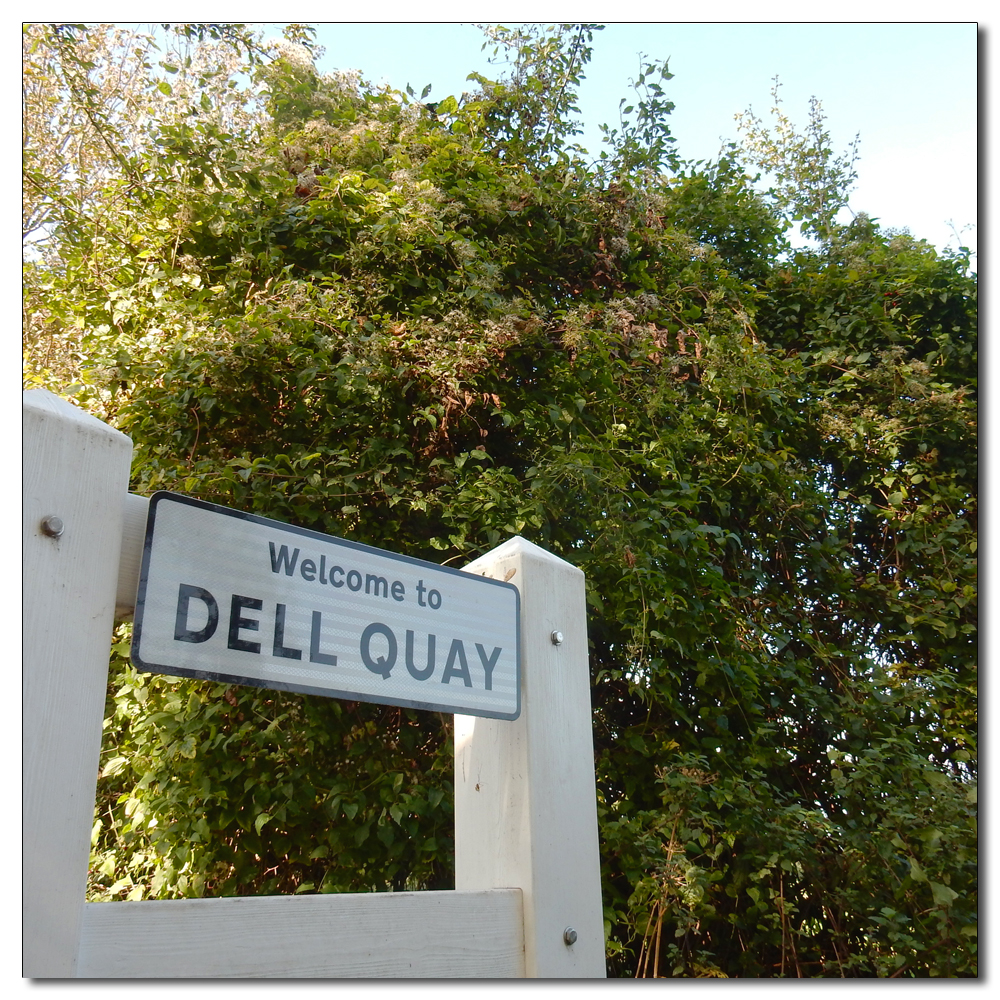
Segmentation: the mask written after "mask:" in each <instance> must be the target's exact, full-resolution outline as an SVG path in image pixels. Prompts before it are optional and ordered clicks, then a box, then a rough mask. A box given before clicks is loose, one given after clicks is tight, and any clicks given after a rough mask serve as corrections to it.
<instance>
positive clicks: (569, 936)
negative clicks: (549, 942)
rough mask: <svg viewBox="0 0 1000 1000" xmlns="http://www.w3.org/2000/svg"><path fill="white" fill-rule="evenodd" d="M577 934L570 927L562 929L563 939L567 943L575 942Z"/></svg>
mask: <svg viewBox="0 0 1000 1000" xmlns="http://www.w3.org/2000/svg"><path fill="white" fill-rule="evenodd" d="M577 936H578V935H577V933H576V931H575V930H573V928H572V927H567V928H566V930H564V931H563V941H565V942H566V944H568V945H569V944H576V939H577Z"/></svg>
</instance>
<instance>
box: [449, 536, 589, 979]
mask: <svg viewBox="0 0 1000 1000" xmlns="http://www.w3.org/2000/svg"><path fill="white" fill-rule="evenodd" d="M465 569H466V571H468V572H471V573H482V574H485V575H488V576H492V577H494V578H496V579H501V580H506V579H509V580H510V582H511V583H513V584H515V585H516V586H517V588H518V589H519V590H520V592H521V643H522V648H521V656H522V661H521V662H522V681H521V715H520V717H519V718H518V719H516V720H515V721H513V722H506V721H501V720H495V719H477V718H473V717H471V716H461V715H456V716H455V886H456V888H457V889H464V890H471V889H488V888H493V887H497V886H504V885H516V886H520V887H521V889H522V891H523V893H524V948H525V975H526V976H529V977H542V978H558V979H564V978H574V977H587V978H594V977H597V978H602V977H604V976H605V975H606V967H605V959H604V920H603V915H602V909H601V875H600V855H599V846H598V835H597V792H596V786H595V781H594V745H593V734H592V722H591V707H590V671H589V667H588V654H587V615H586V604H585V595H584V576H583V573H582V572H580V570H579V569H577V568H576V567H575V566H571V565H570V564H569V563H567V562H565V561H564V560H562V559H559V558H558V557H557V556H554V555H552V554H551V553H550V552H546V551H545V550H544V549H541V548H539V547H538V546H537V545H533V544H532V543H531V542H528V541H526V540H525V539H523V538H519V537H515V538H512V539H510V540H509V541H508V542H505V543H504V544H503V545H501V546H499V547H498V548H496V549H494V550H493V551H491V552H488V553H487V554H486V555H484V556H482V557H481V558H479V559H477V560H476V561H475V562H473V563H471V564H470V565H468V566H466V567H465ZM553 632H559V633H560V639H561V641H559V642H558V643H556V642H554V641H553ZM570 927H572V928H573V929H574V930H575V931H576V934H577V937H576V940H575V942H574V943H572V944H569V943H567V942H566V940H565V939H564V932H565V931H566V929H567V928H570Z"/></svg>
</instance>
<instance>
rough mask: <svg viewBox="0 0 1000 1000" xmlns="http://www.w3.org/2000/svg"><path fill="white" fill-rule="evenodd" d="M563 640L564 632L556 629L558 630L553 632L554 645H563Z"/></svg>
mask: <svg viewBox="0 0 1000 1000" xmlns="http://www.w3.org/2000/svg"><path fill="white" fill-rule="evenodd" d="M562 641H563V634H562V632H558V631H556V632H553V633H552V645H553V646H560V645H562Z"/></svg>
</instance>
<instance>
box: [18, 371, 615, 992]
mask: <svg viewBox="0 0 1000 1000" xmlns="http://www.w3.org/2000/svg"><path fill="white" fill-rule="evenodd" d="M23 405H24V410H23V444H24V448H23V455H24V480H23V481H24V487H23V490H24V493H23V558H24V590H23V601H24V621H23V628H24V646H23V648H24V667H23V669H24V675H23V676H24V680H23V733H24V737H23V752H24V764H23V781H24V793H23V797H24V809H23V817H24V818H23V835H24V861H23V870H24V878H23V941H24V946H23V955H24V959H23V961H24V965H23V975H24V976H26V977H32V978H66V977H99V978H111V977H134V978H157V977H164V978H166V977H175V978H189V979H190V978H204V977H233V978H257V977H279V978H295V977H322V978H345V977H364V978H385V977H402V978H418V977H432V978H445V977H476V978H501V977H518V976H528V977H543V978H571V977H588V978H594V977H603V976H604V975H605V964H604V928H603V917H602V911H601V884H600V862H599V856H598V839H597V808H596V792H595V785H594V758H593V737H592V732H591V708H590V685H589V671H588V663H587V621H586V610H585V602H584V578H583V574H582V573H581V572H580V570H578V569H576V568H575V567H573V566H571V565H570V564H569V563H567V562H565V561H563V560H562V559H559V558H557V557H556V556H554V555H552V554H551V553H549V552H546V551H545V550H543V549H541V548H539V547H538V546H536V545H533V544H532V543H531V542H528V541H526V540H525V539H523V538H519V537H515V538H512V539H510V540H509V541H507V542H505V543H504V544H503V545H501V546H499V547H498V548H496V549H494V550H493V551H491V552H489V553H487V554H486V555H484V556H482V557H481V558H479V559H477V560H475V561H474V562H473V563H470V564H469V565H468V566H466V567H465V570H466V571H467V572H469V573H476V574H481V575H486V576H490V577H493V578H497V579H501V580H503V579H510V581H511V582H512V583H514V584H515V585H516V586H517V587H518V589H519V591H520V594H521V609H522V612H521V644H522V648H521V662H522V682H521V684H522V689H521V714H520V716H519V717H518V718H517V719H516V720H514V721H513V722H511V721H506V720H496V719H485V718H476V717H472V716H462V715H456V716H455V873H456V875H455V884H456V888H455V890H454V891H447V892H398V893H394V892H387V893H342V894H338V893H331V894H321V895H309V896H259V897H228V898H221V899H178V900H156V901H143V902H134V903H126V902H115V903H87V902H86V901H85V894H86V884H87V866H88V861H89V854H90V835H91V829H92V826H93V822H94V799H95V794H96V786H97V775H98V769H99V760H100V745H101V726H102V720H103V715H104V701H105V689H106V686H107V674H108V661H109V651H110V644H111V635H112V631H113V627H114V621H115V617H116V613H117V615H118V616H119V617H120V616H122V615H126V614H128V613H130V612H131V611H132V609H133V608H134V605H135V594H136V589H137V583H138V575H139V564H140V558H141V553H142V544H143V537H144V530H145V515H146V504H147V502H146V500H145V499H144V498H142V497H138V496H135V495H133V494H129V493H128V479H129V470H130V465H131V459H132V443H131V441H130V440H129V438H127V437H126V436H125V435H124V434H121V433H120V432H119V431H117V430H115V429H114V428H112V427H109V426H108V425H107V424H104V423H102V422H101V421H99V420H97V419H95V418H94V417H92V416H89V415H88V414H85V413H83V412H82V411H81V410H79V409H77V408H76V407H74V406H72V405H71V404H70V403H68V402H66V401H65V400H62V399H60V398H59V397H57V396H54V395H52V394H51V393H48V392H45V391H44V390H38V389H36V390H31V391H29V392H26V393H25V394H24V404H23ZM512 571H514V572H513V573H512Z"/></svg>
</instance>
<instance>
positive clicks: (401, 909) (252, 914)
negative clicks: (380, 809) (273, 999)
mask: <svg viewBox="0 0 1000 1000" xmlns="http://www.w3.org/2000/svg"><path fill="white" fill-rule="evenodd" d="M83 917H84V919H83V932H82V936H81V945H80V961H79V968H78V971H77V975H78V976H81V977H87V978H143V979H160V978H188V979H194V978H362V979H373V978H406V979H418V978H453V977H457V978H488V979H498V978H509V977H519V976H523V975H524V939H523V936H522V932H521V927H522V917H521V892H520V890H519V889H503V890H494V891H490V892H378V893H343V894H337V893H331V894H328V895H327V894H321V895H313V896H249V897H246V896H244V897H227V898H223V899H172V900H155V901H147V902H140V903H88V904H86V906H85V907H84V910H83Z"/></svg>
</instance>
